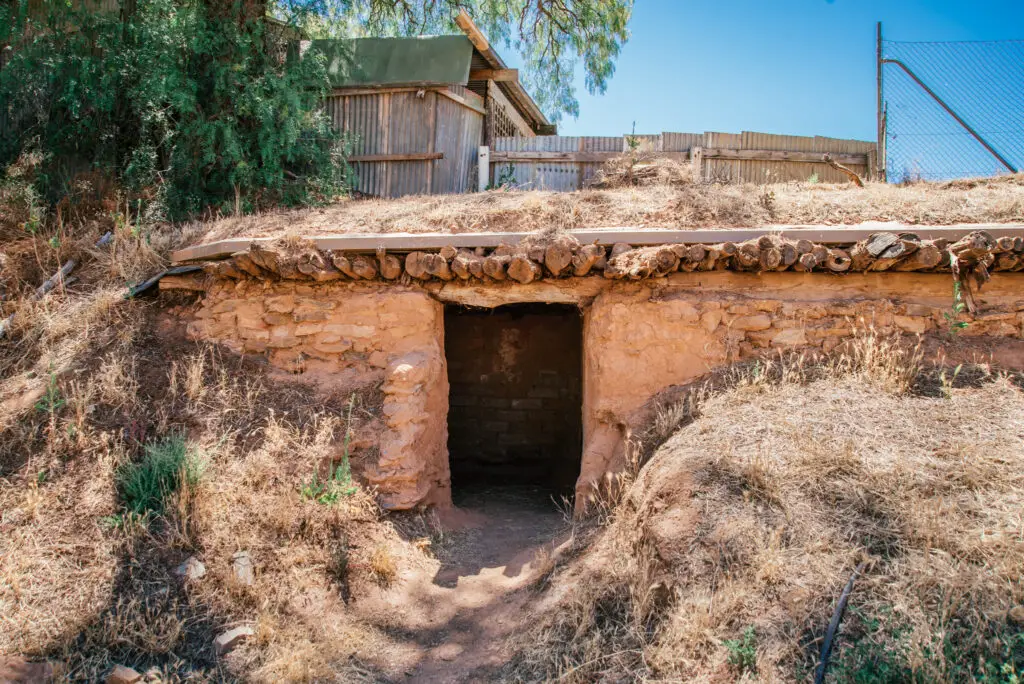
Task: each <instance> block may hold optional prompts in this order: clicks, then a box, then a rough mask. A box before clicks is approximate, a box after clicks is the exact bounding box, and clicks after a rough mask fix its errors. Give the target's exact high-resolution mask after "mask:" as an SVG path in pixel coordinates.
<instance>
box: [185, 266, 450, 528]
mask: <svg viewBox="0 0 1024 684" xmlns="http://www.w3.org/2000/svg"><path fill="white" fill-rule="evenodd" d="M189 332H190V334H191V335H192V336H193V337H195V338H197V339H205V340H209V341H212V342H218V343H221V344H223V345H225V346H226V347H228V348H229V349H231V350H232V351H235V352H237V353H243V354H258V355H262V356H264V357H265V358H266V359H267V360H268V362H269V363H270V364H271V365H272V366H273V367H274V368H276V369H278V370H279V371H282V372H286V373H290V374H294V375H297V376H300V377H302V378H303V379H306V380H308V381H310V382H314V383H316V384H319V385H321V386H322V387H323V388H324V389H329V390H336V391H352V390H357V389H361V388H365V387H368V386H380V388H381V389H382V390H383V394H384V402H383V409H382V416H381V421H382V425H381V429H380V432H379V434H378V435H374V436H371V441H375V442H376V444H371V445H370V446H371V449H372V447H373V446H376V447H378V448H379V458H378V459H377V461H376V463H373V464H371V465H370V467H369V468H368V469H367V470H366V472H365V473H364V475H365V477H366V478H367V479H368V480H369V482H371V483H372V484H374V485H376V486H377V487H378V488H379V490H380V493H381V501H382V503H383V505H384V506H385V507H388V508H399V509H401V508H410V507H412V506H415V505H417V504H421V503H438V504H442V505H444V504H447V503H449V501H450V492H449V476H448V446H447V442H448V431H447V413H448V375H447V369H446V367H445V358H444V326H443V307H442V305H441V304H440V303H439V302H437V301H436V300H435V299H433V298H432V297H430V296H429V295H428V294H426V293H425V292H423V291H422V290H420V289H416V288H403V287H390V288H383V287H366V286H360V285H356V284H349V285H344V284H334V285H329V286H328V285H307V284H300V283H288V282H278V283H269V282H258V281H242V282H239V283H234V282H230V281H217V283H216V284H215V285H213V286H212V287H210V288H209V289H208V290H207V295H206V298H205V299H204V302H203V305H202V307H201V309H200V310H199V312H198V313H197V315H196V319H195V320H194V321H193V322H191V323H190V325H189Z"/></svg>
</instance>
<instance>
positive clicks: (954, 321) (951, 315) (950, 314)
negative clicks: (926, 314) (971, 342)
mask: <svg viewBox="0 0 1024 684" xmlns="http://www.w3.org/2000/svg"><path fill="white" fill-rule="evenodd" d="M966 309H967V305H966V304H964V292H963V286H962V285H960V281H959V280H954V281H953V305H952V306H951V307H950V308H949V311H944V312H943V313H942V317H943V318H945V319H946V325H947V326H948V327H947V330H948V332H949V336H950V337H954V336H955V335H956V334H957V333H959V332H960V331H961V330H964V329H966V328H967V326H968V325H969V324H968V323H967V321H961V320H959V318H960V314H962V313H963V312H964V311H965V310H966Z"/></svg>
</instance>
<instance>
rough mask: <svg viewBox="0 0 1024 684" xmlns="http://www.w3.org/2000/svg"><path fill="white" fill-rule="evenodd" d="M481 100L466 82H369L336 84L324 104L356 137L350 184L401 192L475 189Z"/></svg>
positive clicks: (362, 189) (380, 192) (379, 192)
mask: <svg viewBox="0 0 1024 684" xmlns="http://www.w3.org/2000/svg"><path fill="white" fill-rule="evenodd" d="M482 104H483V100H482V98H480V97H479V96H477V95H476V94H474V93H472V92H469V91H466V90H465V89H457V88H453V89H444V88H380V89H369V88H367V89H348V90H341V89H339V90H336V91H334V93H332V94H331V95H330V96H328V97H327V99H326V101H325V102H324V109H325V111H326V112H327V114H328V116H330V118H331V121H332V122H333V124H334V127H335V129H337V130H339V131H342V132H346V133H348V134H349V135H351V136H352V138H353V140H354V144H353V149H352V156H351V157H350V159H349V161H350V162H351V164H352V167H353V170H354V171H355V175H356V182H355V187H354V190H356V191H357V192H359V193H362V194H364V195H370V196H373V197H402V196H404V195H421V194H435V195H442V194H448V193H459V192H468V191H470V190H472V189H474V188H475V186H476V177H477V171H476V164H477V152H478V150H479V145H480V140H481V139H482V135H483V118H484V115H483V109H482Z"/></svg>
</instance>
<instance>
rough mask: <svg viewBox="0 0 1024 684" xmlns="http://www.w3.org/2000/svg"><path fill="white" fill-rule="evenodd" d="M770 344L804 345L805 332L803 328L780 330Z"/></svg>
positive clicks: (805, 341)
mask: <svg viewBox="0 0 1024 684" xmlns="http://www.w3.org/2000/svg"><path fill="white" fill-rule="evenodd" d="M772 344H776V345H784V346H801V345H805V344H807V334H806V333H805V332H804V329H803V328H789V329H787V330H780V331H779V333H778V334H777V335H775V337H773V338H772Z"/></svg>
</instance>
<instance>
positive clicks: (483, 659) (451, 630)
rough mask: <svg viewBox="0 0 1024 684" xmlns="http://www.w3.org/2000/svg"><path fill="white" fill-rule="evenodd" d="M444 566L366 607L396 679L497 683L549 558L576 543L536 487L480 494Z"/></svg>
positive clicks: (461, 517) (458, 521)
mask: <svg viewBox="0 0 1024 684" xmlns="http://www.w3.org/2000/svg"><path fill="white" fill-rule="evenodd" d="M456 503H457V505H458V506H459V511H458V514H457V515H456V516H452V517H451V519H450V520H448V521H447V522H448V523H449V525H451V524H452V523H455V527H456V528H457V529H455V530H453V531H450V532H448V533H446V537H445V539H444V541H443V542H442V550H441V551H440V552H439V553H438V556H439V558H438V560H437V561H434V562H431V563H428V564H424V566H423V567H422V568H415V569H411V570H407V571H406V572H405V573H403V575H402V578H401V581H400V584H399V585H398V586H396V587H395V588H393V589H392V590H390V591H388V592H386V593H382V594H381V595H380V596H378V597H375V598H374V599H372V600H370V601H364V602H362V604H363V605H362V606H361V612H362V613H363V614H364V615H365V616H366V617H367V618H369V617H371V616H375V615H376V616H380V615H386V616H387V618H386V620H382V621H378V626H379V627H380V628H381V629H382V630H383V631H385V632H386V633H387V634H388V635H389V636H390V637H391V639H392V648H393V652H391V653H389V654H388V658H389V660H391V667H389V668H388V669H389V670H390V672H389V674H390V675H391V676H392V677H393V679H394V681H402V682H477V681H491V677H490V676H489V675H490V674H492V673H493V671H494V670H495V669H496V668H497V667H500V666H501V665H502V664H503V663H504V662H505V661H506V660H507V658H508V656H509V653H508V652H507V649H506V648H505V642H506V640H507V638H508V637H509V636H510V635H512V634H514V633H517V632H520V631H521V630H522V629H523V628H525V627H526V625H525V624H524V622H525V621H527V620H528V617H527V615H526V614H525V612H524V611H523V610H522V608H523V607H524V604H525V603H526V601H527V600H528V599H529V598H530V593H531V592H530V590H529V589H528V585H530V584H531V583H532V582H534V581H536V579H537V577H538V575H539V572H540V569H541V568H542V566H544V565H545V563H547V562H548V561H547V559H548V558H550V557H551V556H550V554H551V553H557V549H558V548H560V546H561V545H562V544H563V543H565V542H566V541H567V540H568V538H569V531H568V526H567V524H566V522H565V519H564V517H563V515H562V513H561V512H559V511H558V509H557V508H556V507H555V505H554V504H553V503H552V501H551V498H550V496H549V495H548V494H547V493H545V492H542V491H539V490H535V489H531V488H515V489H512V488H503V489H487V490H474V491H472V492H470V493H468V494H467V495H466V496H464V497H463V498H462V499H461V500H457V501H456Z"/></svg>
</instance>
